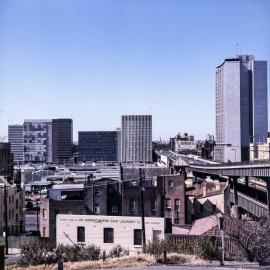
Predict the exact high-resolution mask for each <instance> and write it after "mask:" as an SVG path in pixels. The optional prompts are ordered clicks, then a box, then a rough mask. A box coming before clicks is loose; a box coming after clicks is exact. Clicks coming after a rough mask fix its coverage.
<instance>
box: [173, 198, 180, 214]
mask: <svg viewBox="0 0 270 270" xmlns="http://www.w3.org/2000/svg"><path fill="white" fill-rule="evenodd" d="M174 206H175V211H178V212H179V211H180V200H179V199H175V200H174Z"/></svg>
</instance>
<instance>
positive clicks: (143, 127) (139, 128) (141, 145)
mask: <svg viewBox="0 0 270 270" xmlns="http://www.w3.org/2000/svg"><path fill="white" fill-rule="evenodd" d="M121 122H122V128H121V138H122V140H121V147H122V162H124V163H129V162H145V163H150V162H152V115H123V116H122V121H121Z"/></svg>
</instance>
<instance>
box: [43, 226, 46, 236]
mask: <svg viewBox="0 0 270 270" xmlns="http://www.w3.org/2000/svg"><path fill="white" fill-rule="evenodd" d="M45 235H46V227H42V236H43V237H45Z"/></svg>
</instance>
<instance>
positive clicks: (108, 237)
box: [104, 228, 114, 243]
mask: <svg viewBox="0 0 270 270" xmlns="http://www.w3.org/2000/svg"><path fill="white" fill-rule="evenodd" d="M113 242H114V235H113V228H104V243H113Z"/></svg>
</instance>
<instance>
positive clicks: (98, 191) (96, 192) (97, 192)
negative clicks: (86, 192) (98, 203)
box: [95, 188, 100, 196]
mask: <svg viewBox="0 0 270 270" xmlns="http://www.w3.org/2000/svg"><path fill="white" fill-rule="evenodd" d="M99 195H100V189H99V188H95V196H99Z"/></svg>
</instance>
